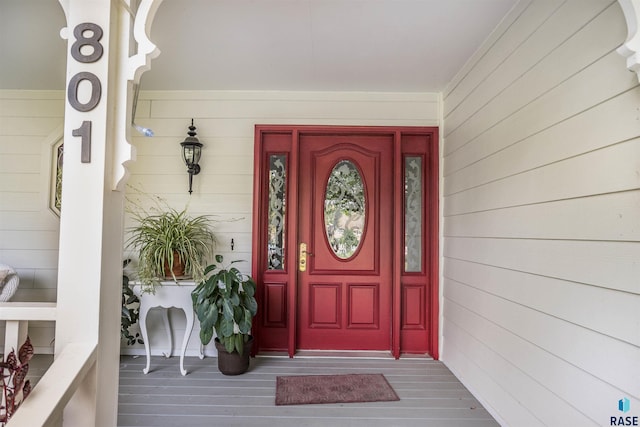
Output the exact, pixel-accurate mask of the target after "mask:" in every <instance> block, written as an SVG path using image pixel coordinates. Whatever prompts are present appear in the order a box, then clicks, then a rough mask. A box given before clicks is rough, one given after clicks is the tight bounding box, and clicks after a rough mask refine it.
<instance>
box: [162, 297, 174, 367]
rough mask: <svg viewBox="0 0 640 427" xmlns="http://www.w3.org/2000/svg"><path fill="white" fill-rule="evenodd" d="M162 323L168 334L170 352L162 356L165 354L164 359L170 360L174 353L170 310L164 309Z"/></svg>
mask: <svg viewBox="0 0 640 427" xmlns="http://www.w3.org/2000/svg"><path fill="white" fill-rule="evenodd" d="M162 323H163V324H164V330H165V331H166V332H167V342H168V343H169V350H167V351H166V352H163V353H162V354H164V357H166V358H167V359H168V358H170V357H171V353H173V336H172V335H171V323H169V309H168V308H164V309H163V310H162Z"/></svg>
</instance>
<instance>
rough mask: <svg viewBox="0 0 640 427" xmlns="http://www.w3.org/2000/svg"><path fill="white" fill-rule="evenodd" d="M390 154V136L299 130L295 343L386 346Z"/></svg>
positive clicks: (323, 347)
mask: <svg viewBox="0 0 640 427" xmlns="http://www.w3.org/2000/svg"><path fill="white" fill-rule="evenodd" d="M392 159H393V136H392V135H321V134H319V135H313V134H309V135H301V136H300V168H299V188H298V197H299V206H300V212H299V219H298V236H299V242H298V245H299V246H298V251H299V265H298V283H297V286H298V293H297V294H298V312H297V324H298V328H297V337H296V338H297V339H296V341H297V346H298V348H299V349H315V350H389V349H390V348H391V327H392V323H391V319H392V316H391V311H392V307H391V301H392V290H393V286H392V283H393V280H392V262H393V236H392V233H393V213H394V209H393V200H394V195H393V194H394V192H393V161H392ZM305 245H306V247H305ZM305 258H306V259H305Z"/></svg>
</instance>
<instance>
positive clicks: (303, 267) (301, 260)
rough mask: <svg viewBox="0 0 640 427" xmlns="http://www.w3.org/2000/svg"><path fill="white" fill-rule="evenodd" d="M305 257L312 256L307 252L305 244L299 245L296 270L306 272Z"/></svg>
mask: <svg viewBox="0 0 640 427" xmlns="http://www.w3.org/2000/svg"><path fill="white" fill-rule="evenodd" d="M307 255H308V256H312V255H313V254H312V253H309V252H307V244H306V243H300V253H299V256H298V270H299V271H307Z"/></svg>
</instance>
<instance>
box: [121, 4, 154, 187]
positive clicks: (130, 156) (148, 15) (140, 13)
mask: <svg viewBox="0 0 640 427" xmlns="http://www.w3.org/2000/svg"><path fill="white" fill-rule="evenodd" d="M120 1H121V2H122V3H124V5H126V2H127V0H120ZM161 3H162V0H141V2H140V5H139V6H138V9H137V12H136V13H135V15H133V13H132V12H131V9H129V7H123V12H122V13H123V14H126V15H127V18H126V21H127V22H130V20H129V19H130V18H129V15H131V16H132V17H133V38H134V39H135V41H136V43H137V45H138V49H137V53H136V54H135V55H133V56H131V57H129V56H128V53H127V52H128V46H129V44H128V43H129V25H124V26H123V28H124V30H123V32H122V34H120V37H121V39H120V40H121V50H120V55H121V56H122V57H123V64H125V65H123V67H122V68H121V69H120V71H119V73H118V83H117V85H118V95H119V96H118V109H117V111H121V112H122V113H121V115H124V117H118V118H117V122H118V125H117V127H118V141H117V144H116V146H115V151H114V162H113V184H112V188H113V189H114V190H119V191H122V190H124V185H125V184H126V182H127V180H128V177H129V170H128V164H129V163H130V162H132V161H134V160H135V157H136V152H135V147H134V146H133V145H131V143H130V142H129V140H130V138H131V123H132V119H133V118H132V117H131V115H132V105H133V99H132V93H133V89H132V88H133V86H134V85H137V84H139V83H140V77H141V76H142V74H143V73H144V72H145V71H147V70H149V69H150V68H151V60H152V59H154V58H156V57H157V56H158V55H160V50H159V49H158V48H157V46H156V45H155V44H153V43H152V42H151V40H150V39H149V33H150V32H151V24H152V23H153V19H154V17H155V14H156V12H157V10H158V7H159V6H160V4H161ZM123 19H125V18H123ZM125 46H126V47H125Z"/></svg>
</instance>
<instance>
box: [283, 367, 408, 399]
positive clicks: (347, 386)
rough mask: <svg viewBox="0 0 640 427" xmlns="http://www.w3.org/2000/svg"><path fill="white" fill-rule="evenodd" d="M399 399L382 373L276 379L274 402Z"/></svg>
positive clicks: (300, 376)
mask: <svg viewBox="0 0 640 427" xmlns="http://www.w3.org/2000/svg"><path fill="white" fill-rule="evenodd" d="M387 400H400V398H399V397H398V395H397V394H396V392H395V391H394V390H393V388H392V387H391V386H390V385H389V383H388V382H387V379H386V378H385V377H384V375H382V374H347V375H299V376H287V377H277V378H276V405H303V404H308V403H353V402H381V401H387Z"/></svg>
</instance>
